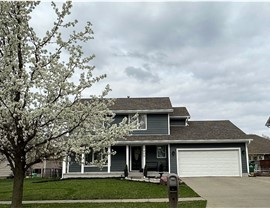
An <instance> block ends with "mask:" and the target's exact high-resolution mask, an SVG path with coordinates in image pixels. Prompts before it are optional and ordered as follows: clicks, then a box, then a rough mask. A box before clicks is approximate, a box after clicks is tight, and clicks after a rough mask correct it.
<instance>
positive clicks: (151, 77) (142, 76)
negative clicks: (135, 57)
mask: <svg viewBox="0 0 270 208" xmlns="http://www.w3.org/2000/svg"><path fill="white" fill-rule="evenodd" d="M125 73H126V74H127V76H129V77H132V78H135V79H136V80H138V81H150V82H159V77H158V76H157V75H156V74H154V73H153V72H151V71H150V66H149V65H147V64H145V65H144V67H143V68H136V67H133V66H128V67H127V68H126V69H125Z"/></svg>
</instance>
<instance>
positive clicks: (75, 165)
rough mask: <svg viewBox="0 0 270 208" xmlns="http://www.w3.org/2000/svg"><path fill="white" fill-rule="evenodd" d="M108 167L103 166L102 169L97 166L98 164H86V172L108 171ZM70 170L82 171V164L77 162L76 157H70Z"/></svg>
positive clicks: (71, 171)
mask: <svg viewBox="0 0 270 208" xmlns="http://www.w3.org/2000/svg"><path fill="white" fill-rule="evenodd" d="M107 171H108V167H106V166H105V167H103V168H102V169H100V168H98V167H96V166H91V165H89V166H87V165H85V167H84V172H85V173H91V172H107ZM68 172H70V173H80V172H81V165H80V164H79V163H77V162H75V159H74V157H72V156H71V157H70V163H69V169H68Z"/></svg>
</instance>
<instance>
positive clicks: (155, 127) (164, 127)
mask: <svg viewBox="0 0 270 208" xmlns="http://www.w3.org/2000/svg"><path fill="white" fill-rule="evenodd" d="M127 116H128V115H116V116H115V117H114V122H113V123H120V122H121V121H122V120H123V118H124V117H127ZM168 133H169V132H168V114H147V129H146V130H134V131H133V134H135V135H142V134H143V135H151V134H152V135H153V134H154V135H155V134H156V135H160V134H162V135H164V134H165V135H168Z"/></svg>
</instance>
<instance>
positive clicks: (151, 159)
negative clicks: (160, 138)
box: [146, 145, 168, 171]
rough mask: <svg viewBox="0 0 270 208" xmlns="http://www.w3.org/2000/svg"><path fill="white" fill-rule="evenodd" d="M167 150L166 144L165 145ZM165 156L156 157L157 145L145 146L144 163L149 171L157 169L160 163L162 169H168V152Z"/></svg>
mask: <svg viewBox="0 0 270 208" xmlns="http://www.w3.org/2000/svg"><path fill="white" fill-rule="evenodd" d="M166 147H167V150H168V146H167V145H166ZM166 156H167V157H166V158H157V146H156V145H151V146H148V145H147V146H146V164H147V167H148V169H149V171H158V170H159V166H160V164H163V169H164V171H168V152H167V155H166Z"/></svg>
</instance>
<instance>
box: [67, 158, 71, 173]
mask: <svg viewBox="0 0 270 208" xmlns="http://www.w3.org/2000/svg"><path fill="white" fill-rule="evenodd" d="M70 160H71V158H70V156H69V155H68V156H67V171H66V173H69V162H70Z"/></svg>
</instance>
